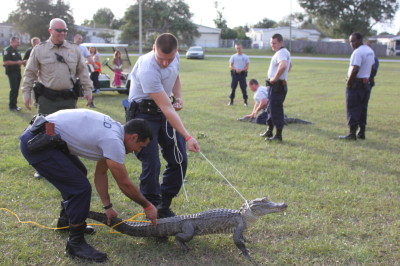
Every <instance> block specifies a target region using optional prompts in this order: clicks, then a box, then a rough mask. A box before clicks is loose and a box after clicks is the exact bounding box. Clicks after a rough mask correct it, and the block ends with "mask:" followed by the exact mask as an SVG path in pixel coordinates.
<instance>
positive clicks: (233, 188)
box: [200, 152, 250, 209]
mask: <svg viewBox="0 0 400 266" xmlns="http://www.w3.org/2000/svg"><path fill="white" fill-rule="evenodd" d="M200 154H201V155H202V156H203V157H204V159H206V161H207V162H208V163H209V164H211V166H212V167H214V169H215V170H216V171H217V172H218V173H219V174H220V175H221V176H222V177H223V178H224V179H225V181H226V182H227V183H228V184H229V185H230V186H231V187H232V188H233V189H234V190H235V191H236V193H238V194H239V196H240V197H242V199H244V201H245V202H246V204H247V206H248V207H249V209H250V206H249V203H248V202H247V200H246V198H245V197H243V195H242V194H241V193H240V192H239V191H238V190H237V189H236V188H235V187H234V186H233V185H232V184H231V182H229V180H228V179H227V178H226V177H225V176H224V175H223V174H222V173H221V172H220V171H219V170H218V169H217V168H216V167H215V166H214V165H213V164H212V162H211V161H210V160H208V158H207V157H206V156H205V155H204V154H203V153H202V152H200Z"/></svg>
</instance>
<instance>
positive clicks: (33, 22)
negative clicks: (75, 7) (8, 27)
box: [8, 0, 75, 40]
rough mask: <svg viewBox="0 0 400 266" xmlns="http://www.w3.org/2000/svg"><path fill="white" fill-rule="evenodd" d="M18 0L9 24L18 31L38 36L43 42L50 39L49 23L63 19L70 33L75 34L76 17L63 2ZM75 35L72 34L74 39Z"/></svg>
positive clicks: (9, 18)
mask: <svg viewBox="0 0 400 266" xmlns="http://www.w3.org/2000/svg"><path fill="white" fill-rule="evenodd" d="M53 2H54V1H52V0H18V2H17V6H18V8H17V10H15V11H13V12H12V13H11V14H10V15H9V17H8V22H10V23H12V24H13V25H15V26H16V28H17V29H18V31H20V32H23V33H28V34H30V35H31V36H37V37H39V38H40V39H41V40H46V39H48V38H49V32H48V29H49V22H50V21H51V20H52V19H53V18H61V19H63V20H64V21H65V22H66V23H67V25H68V28H69V30H70V31H72V32H74V30H75V29H74V17H73V16H72V12H71V10H70V6H69V5H68V4H66V3H65V2H64V1H63V0H57V1H56V2H55V3H53ZM71 35H73V34H70V35H69V36H70V38H72V36H71Z"/></svg>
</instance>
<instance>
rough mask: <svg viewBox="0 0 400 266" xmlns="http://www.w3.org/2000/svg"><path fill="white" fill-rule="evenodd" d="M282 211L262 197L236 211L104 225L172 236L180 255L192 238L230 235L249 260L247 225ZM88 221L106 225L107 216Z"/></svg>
mask: <svg viewBox="0 0 400 266" xmlns="http://www.w3.org/2000/svg"><path fill="white" fill-rule="evenodd" d="M286 208H287V205H286V204H285V203H274V202H271V201H269V200H268V199H267V198H266V197H265V198H262V199H255V200H252V201H249V202H247V203H245V204H243V206H242V208H241V209H240V210H231V209H213V210H208V211H204V212H200V213H195V214H190V215H180V216H174V217H169V218H163V219H158V220H157V225H156V226H154V225H152V224H150V223H145V222H128V221H126V222H124V223H121V222H122V221H123V220H121V219H120V218H112V219H111V224H110V225H108V226H110V227H113V229H114V230H116V231H118V232H121V233H123V234H126V235H130V236H137V237H168V236H175V240H176V242H177V243H178V244H179V245H180V246H181V248H182V250H183V251H184V252H187V251H188V250H189V247H188V246H187V245H186V242H188V241H190V240H191V239H192V238H193V237H194V236H195V235H207V234H228V233H233V241H234V243H235V245H236V246H237V247H238V248H239V249H240V250H241V251H242V253H243V255H244V256H246V257H247V258H250V254H249V252H248V250H247V249H246V247H245V244H244V237H243V233H244V231H245V229H246V228H247V226H248V225H249V224H250V223H252V222H254V221H255V220H256V219H257V216H261V215H265V214H268V213H273V212H278V211H283V210H284V209H286ZM88 218H90V219H93V220H96V221H99V222H101V223H104V224H107V217H106V215H105V214H104V213H99V212H93V211H90V212H89V215H88ZM119 223H120V224H119ZM117 224H119V225H117ZM115 225H117V226H115ZM114 226H115V227H114Z"/></svg>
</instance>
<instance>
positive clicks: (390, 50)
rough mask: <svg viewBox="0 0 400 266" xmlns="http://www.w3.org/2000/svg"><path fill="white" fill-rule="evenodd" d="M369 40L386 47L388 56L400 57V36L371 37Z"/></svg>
mask: <svg viewBox="0 0 400 266" xmlns="http://www.w3.org/2000/svg"><path fill="white" fill-rule="evenodd" d="M368 40H369V41H376V43H380V44H384V45H386V47H387V48H386V55H389V56H393V55H395V56H400V35H391V34H389V35H378V36H374V37H370V38H368Z"/></svg>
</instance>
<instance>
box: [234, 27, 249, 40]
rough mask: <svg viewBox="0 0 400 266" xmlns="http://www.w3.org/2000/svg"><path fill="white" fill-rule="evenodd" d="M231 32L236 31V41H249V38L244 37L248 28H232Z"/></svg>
mask: <svg viewBox="0 0 400 266" xmlns="http://www.w3.org/2000/svg"><path fill="white" fill-rule="evenodd" d="M233 30H234V31H236V38H237V39H238V40H250V38H249V37H247V36H246V32H248V31H249V27H247V26H239V27H235V28H233Z"/></svg>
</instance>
